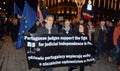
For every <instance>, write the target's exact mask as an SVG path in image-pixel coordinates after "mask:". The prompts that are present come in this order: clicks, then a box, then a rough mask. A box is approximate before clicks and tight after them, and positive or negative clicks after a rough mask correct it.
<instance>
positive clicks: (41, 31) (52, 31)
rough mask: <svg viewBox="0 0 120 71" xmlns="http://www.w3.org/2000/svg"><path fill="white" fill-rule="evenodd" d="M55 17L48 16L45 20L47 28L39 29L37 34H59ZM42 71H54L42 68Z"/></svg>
mask: <svg viewBox="0 0 120 71" xmlns="http://www.w3.org/2000/svg"><path fill="white" fill-rule="evenodd" d="M53 20H54V17H53V16H52V15H48V16H47V17H46V19H45V22H46V24H45V26H44V27H39V28H38V29H37V32H36V34H58V28H57V26H56V25H54V24H53ZM41 71H52V67H41Z"/></svg>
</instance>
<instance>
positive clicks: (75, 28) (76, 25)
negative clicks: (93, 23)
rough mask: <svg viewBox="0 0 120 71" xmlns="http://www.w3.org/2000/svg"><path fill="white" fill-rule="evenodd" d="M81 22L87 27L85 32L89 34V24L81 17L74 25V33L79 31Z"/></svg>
mask: <svg viewBox="0 0 120 71" xmlns="http://www.w3.org/2000/svg"><path fill="white" fill-rule="evenodd" d="M79 24H83V26H84V27H85V28H84V32H85V34H86V35H88V27H87V24H86V23H84V20H81V19H79V21H78V22H77V23H76V24H74V26H73V30H74V33H77V32H78V29H77V27H78V26H79Z"/></svg>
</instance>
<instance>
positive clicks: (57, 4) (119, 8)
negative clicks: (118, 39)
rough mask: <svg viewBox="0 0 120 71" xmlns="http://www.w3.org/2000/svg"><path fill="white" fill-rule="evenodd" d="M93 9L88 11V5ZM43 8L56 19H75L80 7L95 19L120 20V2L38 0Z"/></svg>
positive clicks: (117, 0) (103, 0)
mask: <svg viewBox="0 0 120 71" xmlns="http://www.w3.org/2000/svg"><path fill="white" fill-rule="evenodd" d="M89 2H91V4H92V6H93V8H92V10H91V11H87V9H86V7H87V4H88V3H89ZM38 3H39V5H40V7H41V8H46V9H47V10H48V11H49V13H50V14H52V15H54V16H55V17H56V18H57V17H59V16H64V17H73V16H77V15H78V13H79V12H78V10H79V8H78V6H79V4H80V5H81V8H82V10H81V11H85V12H88V13H90V14H94V16H95V17H101V18H103V17H105V18H112V19H120V0H38Z"/></svg>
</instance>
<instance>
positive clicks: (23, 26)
mask: <svg viewBox="0 0 120 71" xmlns="http://www.w3.org/2000/svg"><path fill="white" fill-rule="evenodd" d="M37 19H38V17H37V16H36V13H35V11H34V10H33V9H32V8H31V7H30V6H29V4H28V3H27V2H26V1H25V4H24V9H23V14H22V18H21V21H20V27H19V33H18V38H17V43H16V48H17V49H19V48H21V47H23V46H24V39H23V34H24V33H26V32H28V31H29V30H30V29H31V28H32V27H33V26H34V23H35V22H36V21H37Z"/></svg>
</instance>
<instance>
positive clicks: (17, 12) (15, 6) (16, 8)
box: [14, 2, 22, 16]
mask: <svg viewBox="0 0 120 71" xmlns="http://www.w3.org/2000/svg"><path fill="white" fill-rule="evenodd" d="M14 14H19V15H20V16H22V11H21V10H20V9H19V7H18V5H17V4H16V3H15V2H14Z"/></svg>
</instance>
